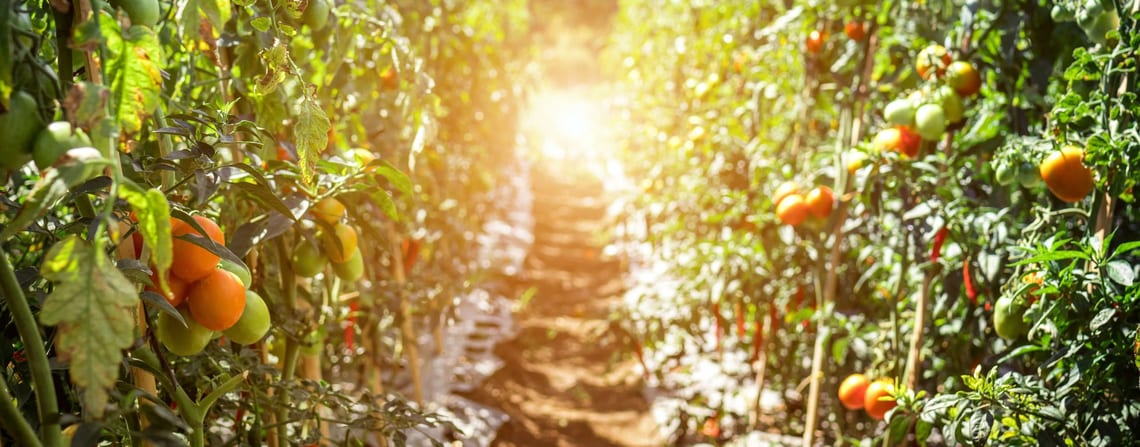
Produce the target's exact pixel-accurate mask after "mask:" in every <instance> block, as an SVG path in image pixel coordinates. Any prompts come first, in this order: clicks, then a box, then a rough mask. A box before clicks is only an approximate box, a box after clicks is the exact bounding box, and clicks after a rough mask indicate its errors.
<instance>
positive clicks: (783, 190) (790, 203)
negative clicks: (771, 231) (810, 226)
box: [772, 181, 835, 226]
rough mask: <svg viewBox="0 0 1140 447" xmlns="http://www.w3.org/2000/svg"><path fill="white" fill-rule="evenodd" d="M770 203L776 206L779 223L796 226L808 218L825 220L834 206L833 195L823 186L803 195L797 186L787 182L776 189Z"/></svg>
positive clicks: (829, 189)
mask: <svg viewBox="0 0 1140 447" xmlns="http://www.w3.org/2000/svg"><path fill="white" fill-rule="evenodd" d="M772 203H773V204H775V205H776V217H778V218H779V219H780V222H783V223H785V224H788V225H791V226H796V225H799V224H801V223H803V221H804V220H806V219H807V218H808V217H809V216H812V217H816V218H819V219H826V218H827V216H829V215H830V214H831V209H832V208H834V206H835V195H834V194H833V193H832V192H831V188H828V187H827V186H823V185H819V186H816V187H815V188H814V189H812V190H811V191H808V192H807V193H806V194H804V193H801V192H800V186H799V185H798V184H796V183H795V182H790V181H789V182H784V183H783V184H781V185H780V187H779V188H776V193H775V194H774V195H773V196H772Z"/></svg>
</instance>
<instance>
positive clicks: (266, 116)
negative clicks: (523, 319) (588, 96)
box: [0, 0, 528, 446]
mask: <svg viewBox="0 0 1140 447" xmlns="http://www.w3.org/2000/svg"><path fill="white" fill-rule="evenodd" d="M444 3H446V4H443V5H433V4H428V3H425V2H414V1H390V2H379V1H366V2H363V3H345V2H335V1H309V2H280V3H277V2H268V3H267V2H249V1H235V2H231V1H216V0H206V1H184V0H174V1H169V0H118V1H111V2H106V1H100V0H74V1H63V2H6V3H4V5H3V7H2V8H0V53H2V54H0V99H2V100H0V105H2V107H0V112H2V113H0V138H3V139H4V140H5V144H4V145H3V151H2V155H3V156H2V157H0V158H2V159H3V167H2V169H0V178H2V179H3V181H4V182H5V186H6V187H5V190H4V191H5V192H4V195H3V199H4V203H5V206H3V207H2V208H3V211H2V212H3V215H2V216H0V222H2V224H3V230H2V234H0V242H2V243H3V259H2V261H3V262H2V263H0V267H3V269H0V278H3V280H4V281H3V295H4V304H5V305H4V307H3V310H2V312H0V326H2V327H4V328H5V329H4V331H5V337H4V342H3V343H0V356H4V357H5V358H6V359H10V358H12V356H13V355H14V353H15V352H17V351H18V352H21V353H23V354H20V355H21V356H24V357H22V358H26V361H22V362H20V363H19V364H18V365H17V366H16V367H15V368H14V369H11V370H9V372H8V373H5V374H4V377H3V379H4V380H3V381H0V382H2V384H3V386H2V387H0V392H2V396H3V399H0V410H2V411H3V420H4V423H3V424H0V426H2V427H3V429H4V431H3V436H0V440H2V441H3V442H4V443H5V444H8V443H14V444H15V445H28V446H37V445H48V446H58V445H62V443H63V442H64V441H65V434H64V433H65V430H64V427H66V440H67V441H68V442H70V441H71V440H73V439H74V442H76V443H78V444H82V445H89V444H90V445H93V444H95V443H111V444H122V443H131V444H138V443H140V442H147V443H152V444H155V445H171V444H181V443H186V442H188V443H189V444H190V445H193V446H201V445H207V444H209V445H219V444H223V443H236V444H257V445H262V444H268V445H274V446H278V445H308V444H312V443H316V442H319V441H320V440H322V439H323V440H327V441H329V442H338V443H345V444H350V443H354V442H355V443H359V442H370V443H376V442H388V441H395V442H397V443H400V442H406V439H407V433H406V431H407V430H410V429H413V428H416V427H429V426H443V427H446V426H448V424H449V422H447V421H444V420H442V419H440V417H439V416H437V415H434V414H432V413H430V411H428V410H426V403H425V402H424V392H423V390H422V385H421V384H420V375H421V372H420V367H421V366H420V363H421V359H419V358H418V357H417V356H416V352H415V347H414V345H415V343H407V341H409V340H417V334H418V333H423V332H425V331H427V332H431V331H433V330H434V329H435V327H436V326H438V325H439V324H444V322H445V321H447V320H445V319H443V318H442V316H444V315H446V314H447V313H448V312H449V308H450V307H451V306H453V305H455V304H456V303H455V302H454V301H453V299H452V298H453V297H454V296H457V292H458V291H460V290H462V289H463V288H465V287H469V285H470V283H471V279H472V278H474V277H475V276H476V275H477V270H476V267H475V266H476V259H474V258H473V256H474V255H473V253H472V251H470V250H469V247H470V246H471V242H470V241H469V238H465V236H464V231H461V230H460V229H467V228H478V227H479V226H480V225H481V222H482V221H483V219H484V218H485V217H484V216H485V212H486V210H487V209H489V208H494V207H495V206H496V204H495V203H493V202H491V199H490V198H488V197H487V194H488V193H489V192H490V190H491V188H492V187H493V186H494V182H493V177H490V176H484V175H482V174H481V173H486V172H492V171H494V170H495V169H497V168H498V167H499V166H501V165H503V164H504V163H503V162H504V161H506V160H510V159H513V158H514V157H515V156H516V154H515V153H514V150H513V146H512V145H511V144H510V143H513V142H514V133H515V131H514V126H515V124H514V123H515V122H516V120H515V115H516V114H517V113H518V112H517V111H518V109H519V107H520V104H521V103H522V87H523V86H524V85H525V84H526V76H525V74H524V68H525V62H524V57H523V56H524V55H525V54H526V52H527V51H528V50H527V48H528V44H527V41H526V38H525V31H526V26H525V25H526V23H527V20H528V18H527V16H526V14H525V11H526V9H525V3H523V2H517V1H516V2H508V3H502V2H484V1H476V2H465V3H462V4H455V3H453V2H444ZM444 117H446V118H447V119H443V118H444ZM504 148H508V149H504ZM32 161H34V163H31V162H32ZM413 234H414V235H415V238H416V239H417V240H418V241H421V242H422V245H423V250H422V251H421V254H420V255H419V261H418V263H417V264H416V269H415V271H406V272H405V271H400V272H399V274H398V275H396V274H395V273H396V272H395V271H394V270H392V269H393V268H394V266H396V265H400V266H403V265H405V264H404V262H403V261H404V258H405V257H406V255H405V254H404V253H401V252H400V250H399V246H400V245H399V244H400V242H401V241H403V240H405V239H411V238H412V237H413ZM328 260H331V261H332V264H333V269H326V268H325V266H326V265H327V264H326V263H327V262H329V261H328ZM349 300H352V302H353V303H354V304H353V305H354V306H356V307H357V308H358V310H356V311H354V314H353V316H352V318H353V319H354V321H355V323H356V324H355V325H350V326H347V328H346V327H345V326H343V325H342V324H341V323H342V321H341V320H343V319H345V318H346V316H345V313H344V312H343V311H342V309H344V308H347V306H344V307H343V308H342V307H341V306H337V304H338V303H341V302H347V301H349ZM392 315H399V317H398V318H397V319H395V320H394V319H392V318H391V316H392ZM346 330H347V331H352V333H345V331H346ZM356 332H359V333H356ZM311 334H319V335H320V336H319V337H313V336H311ZM353 337H356V338H357V339H361V341H362V343H360V344H358V345H357V344H353V343H352V341H351V340H352V339H353ZM346 341H347V343H346ZM437 342H438V343H443V340H442V339H437ZM346 345H347V346H346ZM397 346H399V348H398V349H397V348H396V347H397ZM271 347H272V349H271ZM395 352H399V353H400V355H399V356H396V355H394V354H393V353H395ZM346 363H352V364H353V369H352V370H353V371H356V372H355V373H352V374H351V375H350V376H348V377H338V378H336V379H335V380H337V381H353V380H355V381H356V382H357V383H356V385H357V386H354V387H351V389H352V391H346V390H345V388H343V387H340V386H339V385H338V387H336V388H333V387H331V386H329V382H327V381H325V379H326V378H327V379H330V380H332V379H333V378H331V377H325V375H326V374H329V371H333V370H337V371H340V370H346V371H347V370H349V369H348V368H344V367H343V366H344V364H346ZM57 366H59V367H57ZM380 371H387V372H397V373H398V374H401V375H408V376H411V377H413V378H414V382H415V384H414V386H413V385H408V386H406V387H403V383H404V382H403V381H402V380H400V379H398V378H394V377H391V376H386V375H381V373H380ZM394 381H397V382H394ZM408 401H416V404H415V405H414V406H413V405H411V404H409V403H408ZM433 442H435V443H437V445H439V444H438V443H439V442H441V440H433ZM78 444H77V445H78Z"/></svg>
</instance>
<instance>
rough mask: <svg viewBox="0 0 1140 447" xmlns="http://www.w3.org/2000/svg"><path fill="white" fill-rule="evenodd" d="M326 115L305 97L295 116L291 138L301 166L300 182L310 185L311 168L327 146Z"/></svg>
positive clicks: (312, 101)
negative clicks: (295, 145) (295, 143)
mask: <svg viewBox="0 0 1140 447" xmlns="http://www.w3.org/2000/svg"><path fill="white" fill-rule="evenodd" d="M330 127H331V124H330V123H329V117H328V115H325V111H324V110H321V106H320V104H317V102H316V101H314V100H313V99H312V98H309V97H307V96H306V97H305V100H304V101H302V102H301V113H298V114H297V125H296V126H295V128H294V132H295V133H294V135H293V137H294V138H296V141H297V158H298V159H299V160H298V164H300V166H301V181H302V182H304V183H310V182H311V181H312V179H313V168H314V167H315V166H316V164H317V159H318V158H320V154H321V150H323V149H324V148H325V146H326V145H328V144H329V128H330Z"/></svg>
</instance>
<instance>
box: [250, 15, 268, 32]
mask: <svg viewBox="0 0 1140 447" xmlns="http://www.w3.org/2000/svg"><path fill="white" fill-rule="evenodd" d="M249 24H250V25H252V26H253V28H254V29H256V30H258V31H260V32H263V33H264V32H266V31H269V27H270V26H273V20H272V19H270V18H269V17H258V18H256V19H253V20H251V21H250V22H249Z"/></svg>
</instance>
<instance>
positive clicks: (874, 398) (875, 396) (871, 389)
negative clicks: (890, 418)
mask: <svg viewBox="0 0 1140 447" xmlns="http://www.w3.org/2000/svg"><path fill="white" fill-rule="evenodd" d="M894 390H895V385H894V383H892V382H891V381H890V380H889V379H880V380H876V381H874V382H871V383H870V384H869V385H867V391H866V394H865V395H864V396H863V409H864V410H866V411H867V415H868V416H871V418H872V419H875V420H879V421H881V420H883V416H886V414H887V412H888V411H891V409H893V408H895V406H896V405H898V403H897V402H895V400H894V399H892V398H891V393H892V392H894Z"/></svg>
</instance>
